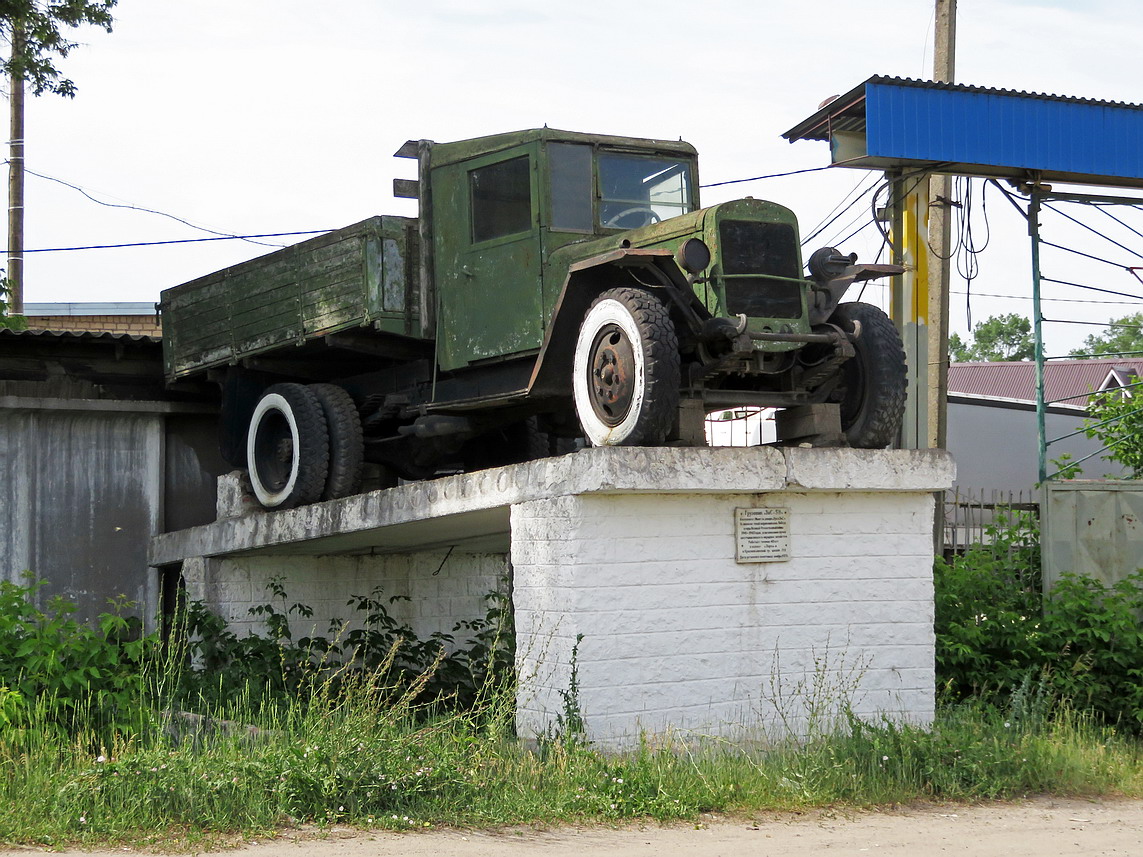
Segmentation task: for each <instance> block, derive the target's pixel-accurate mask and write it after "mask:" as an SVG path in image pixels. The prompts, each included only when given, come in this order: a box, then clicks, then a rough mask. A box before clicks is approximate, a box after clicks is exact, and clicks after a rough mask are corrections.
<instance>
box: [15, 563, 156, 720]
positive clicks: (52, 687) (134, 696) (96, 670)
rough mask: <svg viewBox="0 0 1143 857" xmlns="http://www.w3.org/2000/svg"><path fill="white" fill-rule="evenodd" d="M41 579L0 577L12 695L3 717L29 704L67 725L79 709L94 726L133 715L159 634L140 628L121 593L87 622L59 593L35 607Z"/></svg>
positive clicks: (16, 712)
mask: <svg viewBox="0 0 1143 857" xmlns="http://www.w3.org/2000/svg"><path fill="white" fill-rule="evenodd" d="M41 586H43V582H42V581H40V582H35V581H34V582H31V583H29V584H28V585H26V586H20V585H18V584H15V583H11V582H9V581H3V582H0V686H2V687H4V688H5V693H7V694H15V695H16V696H15V697H14V698H13V697H10V696H9V697H8V700H9V703H8V704H5V705H4V719H5V720H8V721H9V722H12V721H16V722H18V721H19V718H20V715H21V714H24V713H27V711H28V709H29V708H32V707H34V708H36V709H37V710H38V711H39V713H40V715H41V716H42V717H44V718H46V719H47V720H49V721H50V722H52V723H55V724H56V725H57V726H59V727H60V728H63V729H65V730H67V729H70V727H71V723H72V721H73V720H74V719H75V718H76V717H77V716H78V715H80V714H81V713H82V719H83V720H84V722H85V723H88V724H89V725H91V726H93V727H95V728H96V729H97V730H106V729H113V728H118V727H122V726H125V725H127V724H129V723H132V722H134V719H135V717H136V716H137V714H138V700H139V696H140V691H141V688H142V682H143V675H144V666H145V664H146V663H147V662H148V661H150V660H151V659H153V657H154V655H155V654H156V652H157V645H158V643H157V640H156V639H155V638H154V637H145V636H143V635H142V634H141V625H140V623H139V620H138V619H135V618H134V617H127V616H124V615H123V613H124V612H125V611H126V610H127V609H128V608H129V607H130V604H129V603H128V602H126V601H125V600H122V599H120V600H118V601H116V602H115V603H114V604H113V605H112V606H113V612H108V613H103V614H102V615H100V616H99V620H98V628H91V627H89V626H88V625H86V624H84V623H81V622H77V621H76V620H75V619H74V618H72V614H73V613H75V610H76V607H75V605H74V604H72V603H70V602H69V601H67V600H66V599H64V598H62V597H60V596H56V597H54V598H52V599H51V600H50V601H49V602H48V607H47V611H46V612H45V611H42V610H40V609H39V608H37V607H35V606H34V604H33V601H34V597H35V593H36V591H37V590H38V589H39V588H40V587H41ZM13 699H16V700H19V701H20V704H19V705H15V704H14V703H13V702H12V700H13Z"/></svg>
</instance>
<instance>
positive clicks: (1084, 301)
mask: <svg viewBox="0 0 1143 857" xmlns="http://www.w3.org/2000/svg"><path fill="white" fill-rule="evenodd" d="M949 294H953V295H967V294H968V292H962V291H958V290H956V289H953V290H951V291H950V292H949ZM972 294H973V295H974V296H975V297H978V298H1003V299H1007V300H1013V301H1030V300H1032V296H1031V295H996V294H986V293H984V292H973V293H972ZM1040 300H1042V301H1055V302H1056V303H1069V304H1115V305H1117V306H1140V304H1141V303H1143V299H1140V300H1134V301H1093V300H1091V299H1085V298H1045V297H1041V298H1040Z"/></svg>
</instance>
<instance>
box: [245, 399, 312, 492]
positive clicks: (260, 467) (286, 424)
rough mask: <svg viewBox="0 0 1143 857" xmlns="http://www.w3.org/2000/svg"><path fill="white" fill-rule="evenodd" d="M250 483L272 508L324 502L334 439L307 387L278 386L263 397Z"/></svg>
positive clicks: (253, 431) (250, 437)
mask: <svg viewBox="0 0 1143 857" xmlns="http://www.w3.org/2000/svg"><path fill="white" fill-rule="evenodd" d="M246 461H247V464H248V466H249V469H250V484H251V486H252V487H253V489H254V495H255V496H256V497H257V498H258V502H259V503H261V504H262V505H263V506H265V507H266V508H267V509H290V508H293V507H295V506H303V505H305V504H306V503H313V502H315V501H316V500H319V499H320V498H321V494H322V491H323V490H324V489H325V479H326V472H327V470H328V468H329V436H328V433H327V430H326V423H325V415H324V414H323V413H322V407H321V403H320V402H318V399H317V396H315V395H314V394H313V392H312V391H311V390H309V389H307V388H306V387H305V386H303V385H302V384H275V385H274V386H272V387H270V388H269V389H267V390H266V392H265V393H263V394H262V398H261V399H259V400H258V404H257V405H255V407H254V413H253V414H252V415H251V417H250V430H249V431H248V432H247V434H246Z"/></svg>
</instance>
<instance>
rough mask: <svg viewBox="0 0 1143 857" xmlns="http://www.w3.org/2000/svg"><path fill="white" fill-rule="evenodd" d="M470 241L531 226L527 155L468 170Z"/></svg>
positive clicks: (507, 233)
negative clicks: (470, 211)
mask: <svg viewBox="0 0 1143 857" xmlns="http://www.w3.org/2000/svg"><path fill="white" fill-rule="evenodd" d="M468 187H469V197H470V200H471V206H472V240H473V243H477V242H480V241H489V240H491V239H493V238H500V237H501V236H504V235H513V234H515V233H517V232H528V231H529V230H530V229H531V228H532V188H531V170H530V169H529V164H528V156H527V155H525V156H523V157H521V158H513V159H512V160H510V161H501V162H500V163H498V164H489V165H488V166H486V167H479V168H478V169H475V170H472V171H471V172H470V173H469V174H468Z"/></svg>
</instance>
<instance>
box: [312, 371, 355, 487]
mask: <svg viewBox="0 0 1143 857" xmlns="http://www.w3.org/2000/svg"><path fill="white" fill-rule="evenodd" d="M310 390H311V391H313V394H314V395H315V396H316V397H317V400H318V403H319V404H320V405H321V408H322V413H324V414H325V425H326V430H327V431H328V432H329V473H328V474H327V475H326V478H325V490H324V491H322V495H321V498H322V499H323V500H338V499H340V498H342V497H351V496H353V495H354V494H357V493H358V492H359V491H360V490H361V476H362V473H363V470H364V466H365V441H364V439H363V435H362V431H361V418H360V417H359V416H358V415H357V405H355V404H354V403H353V398H352V397H351V396H350V395H349V393H347V392H346V391H345V390H344V389H342V388H341V387H339V386H337V385H336V384H310Z"/></svg>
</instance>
